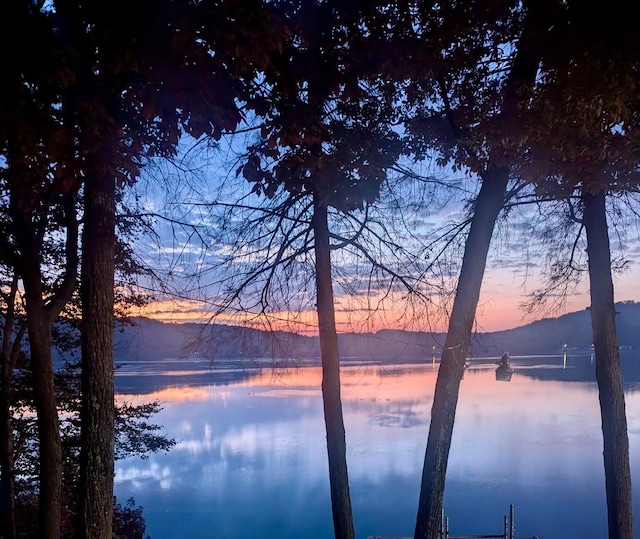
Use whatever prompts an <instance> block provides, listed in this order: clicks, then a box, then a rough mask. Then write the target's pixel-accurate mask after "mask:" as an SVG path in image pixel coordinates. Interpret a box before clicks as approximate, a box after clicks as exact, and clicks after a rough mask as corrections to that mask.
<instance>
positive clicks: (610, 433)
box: [582, 193, 633, 539]
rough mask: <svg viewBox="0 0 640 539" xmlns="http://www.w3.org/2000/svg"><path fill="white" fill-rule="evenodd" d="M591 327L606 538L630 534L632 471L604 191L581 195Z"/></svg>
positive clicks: (624, 538) (624, 537)
mask: <svg viewBox="0 0 640 539" xmlns="http://www.w3.org/2000/svg"><path fill="white" fill-rule="evenodd" d="M582 202H583V207H584V226H585V230H586V233H587V254H588V256H589V281H590V283H591V285H590V288H591V327H592V330H593V345H594V352H595V362H596V379H597V381H598V394H599V397H600V414H601V418H602V435H603V439H604V471H605V478H606V488H607V511H608V519H609V539H632V538H633V517H632V504H631V470H630V467H629V436H628V434H627V417H626V414H625V403H624V391H623V386H622V370H621V367H620V349H619V347H618V335H617V332H616V320H615V305H614V295H613V279H612V276H611V250H610V246H609V231H608V225H607V216H606V212H605V193H599V194H597V195H592V194H583V195H582Z"/></svg>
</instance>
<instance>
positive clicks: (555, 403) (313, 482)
mask: <svg viewBox="0 0 640 539" xmlns="http://www.w3.org/2000/svg"><path fill="white" fill-rule="evenodd" d="M555 361H556V363H555V364H554V362H553V361H551V360H550V359H547V358H545V359H543V360H533V359H530V358H529V359H527V360H522V361H520V360H518V358H513V360H512V367H513V368H514V374H513V377H512V379H511V382H510V383H509V384H502V383H497V382H496V380H495V374H494V371H495V361H493V362H486V363H479V362H471V365H470V368H469V369H468V370H467V373H466V375H465V380H464V381H463V383H462V386H461V393H460V405H459V408H458V413H457V418H456V426H455V431H454V439H453V444H452V448H451V456H450V461H449V472H448V476H447V488H446V495H445V505H446V507H447V513H448V515H449V516H450V518H451V522H452V529H453V530H454V531H455V532H456V533H493V531H494V530H498V531H499V530H500V526H501V518H502V515H503V514H504V511H505V508H506V507H508V504H509V503H514V504H515V506H516V518H517V529H518V534H522V535H526V534H529V535H533V534H534V533H535V534H537V535H539V536H544V537H545V538H546V539H553V538H554V537H557V538H561V537H584V538H589V537H593V538H596V537H598V538H599V537H604V536H606V511H605V493H604V472H603V471H602V456H601V454H602V448H601V445H602V441H601V433H600V420H599V412H598V397H597V389H596V386H595V384H594V383H593V382H580V381H574V382H569V381H567V380H564V379H562V378H560V379H556V380H551V379H549V378H550V374H549V373H550V372H551V371H553V372H555V373H567V372H570V367H571V358H570V359H569V365H568V367H567V370H566V371H563V370H562V358H555ZM587 362H588V358H587ZM556 367H557V368H556ZM241 372H242V377H241V378H236V379H232V380H230V381H229V382H224V381H218V382H214V383H209V384H207V383H201V382H202V380H201V379H200V378H199V376H200V375H199V374H198V375H193V376H192V382H193V383H192V384H190V385H189V386H184V385H180V383H179V382H181V381H182V378H180V377H182V376H184V375H182V374H180V375H179V377H178V380H176V377H172V376H165V378H164V384H165V387H164V388H161V387H160V385H159V384H157V383H155V382H154V384H147V383H146V382H145V381H144V380H143V381H142V386H143V387H149V388H151V389H152V392H150V393H148V394H146V395H139V394H135V393H132V392H123V394H122V395H120V397H119V398H121V399H124V400H128V401H136V402H140V401H146V400H150V399H155V398H158V399H160V400H162V401H164V402H165V408H164V410H163V411H162V412H161V414H160V416H159V417H158V422H159V423H162V424H164V425H165V427H166V430H167V432H168V433H169V434H170V435H171V436H174V437H176V439H177V440H178V445H177V446H176V448H174V449H173V450H172V451H171V452H170V453H169V454H166V455H153V456H151V457H150V458H149V459H148V460H146V461H143V460H140V459H128V460H125V461H121V462H119V463H117V467H116V492H117V494H118V496H119V497H123V498H126V497H129V496H134V497H135V498H136V501H137V502H138V503H140V504H141V505H143V506H144V508H145V510H144V513H145V516H146V518H147V522H148V530H147V531H148V533H149V534H150V535H151V537H152V538H153V539H169V538H171V539H173V538H180V537H193V538H196V539H197V538H208V537H216V538H249V537H278V538H279V539H288V538H291V539H293V538H296V539H298V538H300V537H305V538H310V539H316V538H318V539H319V538H329V537H331V536H332V526H331V513H330V505H329V498H328V493H329V485H328V472H327V463H326V460H327V458H326V449H325V445H324V444H325V434H324V423H323V416H322V402H321V397H320V390H319V387H320V370H319V368H317V367H305V368H299V369H291V370H288V371H284V370H281V371H277V372H273V371H271V370H270V369H263V370H259V369H254V370H253V371H252V372H248V371H247V370H246V369H245V370H242V371H241ZM436 374H437V373H436V370H434V369H433V368H432V366H431V365H430V363H429V364H428V365H391V366H384V367H382V366H375V365H360V366H351V367H347V368H345V369H344V370H343V401H344V410H345V427H346V431H347V447H348V460H349V474H350V479H351V492H352V498H353V506H354V517H355V521H356V529H357V534H358V536H359V537H366V536H368V535H373V534H387V535H402V534H404V535H411V533H412V531H413V525H414V519H415V510H416V504H417V497H418V490H419V481H420V471H421V467H422V458H423V454H424V446H425V441H426V435H427V430H428V421H429V414H430V408H431V400H432V398H433V388H434V384H435V377H436ZM153 376H154V377H156V376H159V375H158V374H157V373H155V374H153ZM206 376H209V374H206ZM545 377H547V378H545ZM123 378H126V387H127V388H133V387H135V380H134V378H135V376H126V377H123ZM141 378H143V377H142V376H141ZM176 382H178V383H176ZM119 383H121V379H119ZM172 386H173V387H172ZM121 387H122V386H121ZM639 399H640V397H639V394H638V393H637V392H635V391H633V388H630V389H629V391H628V396H627V411H628V419H629V430H630V438H631V447H632V455H634V456H633V457H632V458H633V461H632V473H634V481H635V482H634V484H635V485H638V484H640V481H639V480H640V477H638V467H639V465H640V462H639V460H638V458H637V457H636V456H635V455H636V454H637V453H638V452H637V448H638V440H639V438H640V406H639V404H640V403H639ZM635 498H636V513H637V514H640V506H639V505H638V501H640V500H638V498H640V496H638V495H636V497H635Z"/></svg>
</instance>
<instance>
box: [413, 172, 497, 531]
mask: <svg viewBox="0 0 640 539" xmlns="http://www.w3.org/2000/svg"><path fill="white" fill-rule="evenodd" d="M507 180H508V170H507V169H504V168H499V169H494V170H492V171H490V172H489V173H488V174H487V176H486V178H485V180H484V181H483V182H482V187H481V188H480V192H479V193H478V198H477V200H476V209H475V213H474V215H473V219H472V221H471V230H470V231H469V236H468V237H467V241H466V244H465V251H464V258H463V260H462V268H461V269H460V279H459V281H458V287H457V290H456V296H455V299H454V302H453V310H452V312H451V318H450V319H449V330H448V332H447V338H446V340H445V345H444V349H443V351H442V358H441V360H440V368H439V370H438V378H437V380H436V388H435V394H434V398H433V406H432V408H431V423H430V426H429V438H428V441H427V450H426V453H425V457H424V467H423V469H422V483H421V487H420V498H419V502H418V516H417V520H416V529H415V535H414V537H415V538H416V539H426V538H429V539H436V538H437V537H438V532H439V528H440V521H441V518H442V517H441V515H442V499H443V496H444V483H445V477H446V473H447V461H448V458H449V449H450V447H451V438H452V435H453V425H454V422H455V416H456V406H457V403H458V392H459V389H460V381H461V380H462V375H463V374H464V368H465V359H466V357H467V351H468V349H469V343H470V341H471V332H472V329H473V321H474V319H475V314H476V307H477V305H478V300H479V298H480V288H481V285H482V278H483V276H484V270H485V266H486V261H487V254H488V252H489V245H490V243H491V236H492V234H493V229H494V226H495V222H496V219H497V217H498V214H499V213H500V210H501V209H502V206H503V204H504V196H505V191H506V187H507Z"/></svg>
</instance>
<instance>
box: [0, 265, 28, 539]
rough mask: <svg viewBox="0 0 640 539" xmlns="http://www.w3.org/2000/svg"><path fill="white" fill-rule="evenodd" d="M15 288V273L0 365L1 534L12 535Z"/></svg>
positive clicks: (11, 538)
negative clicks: (12, 400) (12, 408)
mask: <svg viewBox="0 0 640 539" xmlns="http://www.w3.org/2000/svg"><path fill="white" fill-rule="evenodd" d="M17 292H18V276H17V275H14V277H13V280H12V283H11V290H10V292H9V294H8V296H7V310H6V312H5V313H4V328H3V333H2V365H0V537H3V539H15V537H16V523H15V495H16V494H15V491H16V488H15V469H14V464H15V462H14V455H13V428H12V425H11V402H10V392H11V378H12V375H13V368H14V361H13V360H14V352H15V353H16V354H17V349H16V345H17V346H19V345H20V343H21V341H22V335H23V330H20V331H19V332H18V334H17V335H14V327H15V322H16V320H15V301H16V294H17Z"/></svg>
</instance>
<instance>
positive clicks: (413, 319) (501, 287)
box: [131, 272, 640, 335]
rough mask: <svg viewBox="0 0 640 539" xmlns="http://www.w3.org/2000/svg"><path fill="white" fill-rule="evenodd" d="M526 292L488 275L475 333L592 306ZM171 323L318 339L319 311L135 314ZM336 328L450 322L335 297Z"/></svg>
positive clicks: (628, 296)
mask: <svg viewBox="0 0 640 539" xmlns="http://www.w3.org/2000/svg"><path fill="white" fill-rule="evenodd" d="M528 292H529V291H528V290H527V289H525V288H523V287H522V286H519V285H518V284H517V283H514V282H509V279H507V278H506V277H505V275H500V274H499V272H497V273H495V272H494V273H493V274H491V275H487V276H486V277H485V282H484V283H483V289H482V293H481V296H480V301H479V303H478V308H477V312H476V325H475V330H476V331H480V332H492V331H500V330H505V329H512V328H515V327H518V326H523V325H526V324H528V323H531V322H534V321H536V320H539V319H541V318H545V317H556V316H561V315H562V314H565V313H568V312H575V311H581V310H583V309H585V308H586V307H588V305H589V304H590V299H589V294H588V288H587V287H586V285H584V286H583V287H582V288H581V289H580V290H579V291H578V292H577V293H576V294H574V295H572V296H570V297H568V298H566V301H565V303H564V307H563V308H562V309H559V310H556V311H547V312H536V313H534V314H531V315H527V314H526V313H525V312H524V311H523V310H522V308H521V304H522V303H523V302H525V301H526V300H527V299H528ZM616 296H617V298H616V299H617V300H618V301H625V300H634V301H640V289H638V287H637V284H636V283H635V281H634V280H633V276H632V275H630V274H629V275H625V276H622V277H618V278H617V279H616ZM131 314H132V315H136V316H143V317H148V318H151V319H155V320H159V321H162V322H167V323H187V322H194V323H218V324H229V325H238V326H245V327H252V328H255V329H262V330H273V331H290V332H295V333H299V334H303V335H317V333H318V319H317V314H316V312H315V311H312V310H305V311H299V312H289V311H271V312H268V313H260V314H256V313H249V312H226V313H219V314H213V313H212V312H211V308H210V305H208V304H206V303H205V302H202V301H196V300H163V301H154V302H151V303H149V304H148V305H146V306H144V307H141V308H139V309H138V310H137V311H135V312H132V313H131ZM335 318H336V327H337V330H338V332H340V333H375V332H377V331H379V330H382V329H398V330H408V331H424V332H437V333H440V332H446V331H447V325H448V320H446V319H445V318H444V317H443V316H442V314H432V313H430V312H427V309H426V308H425V306H424V305H417V304H412V303H410V302H407V301H406V300H405V298H404V297H403V296H402V295H398V296H397V297H388V298H384V299H381V298H380V297H375V296H374V297H366V298H362V297H356V298H349V297H337V298H336V312H335Z"/></svg>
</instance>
